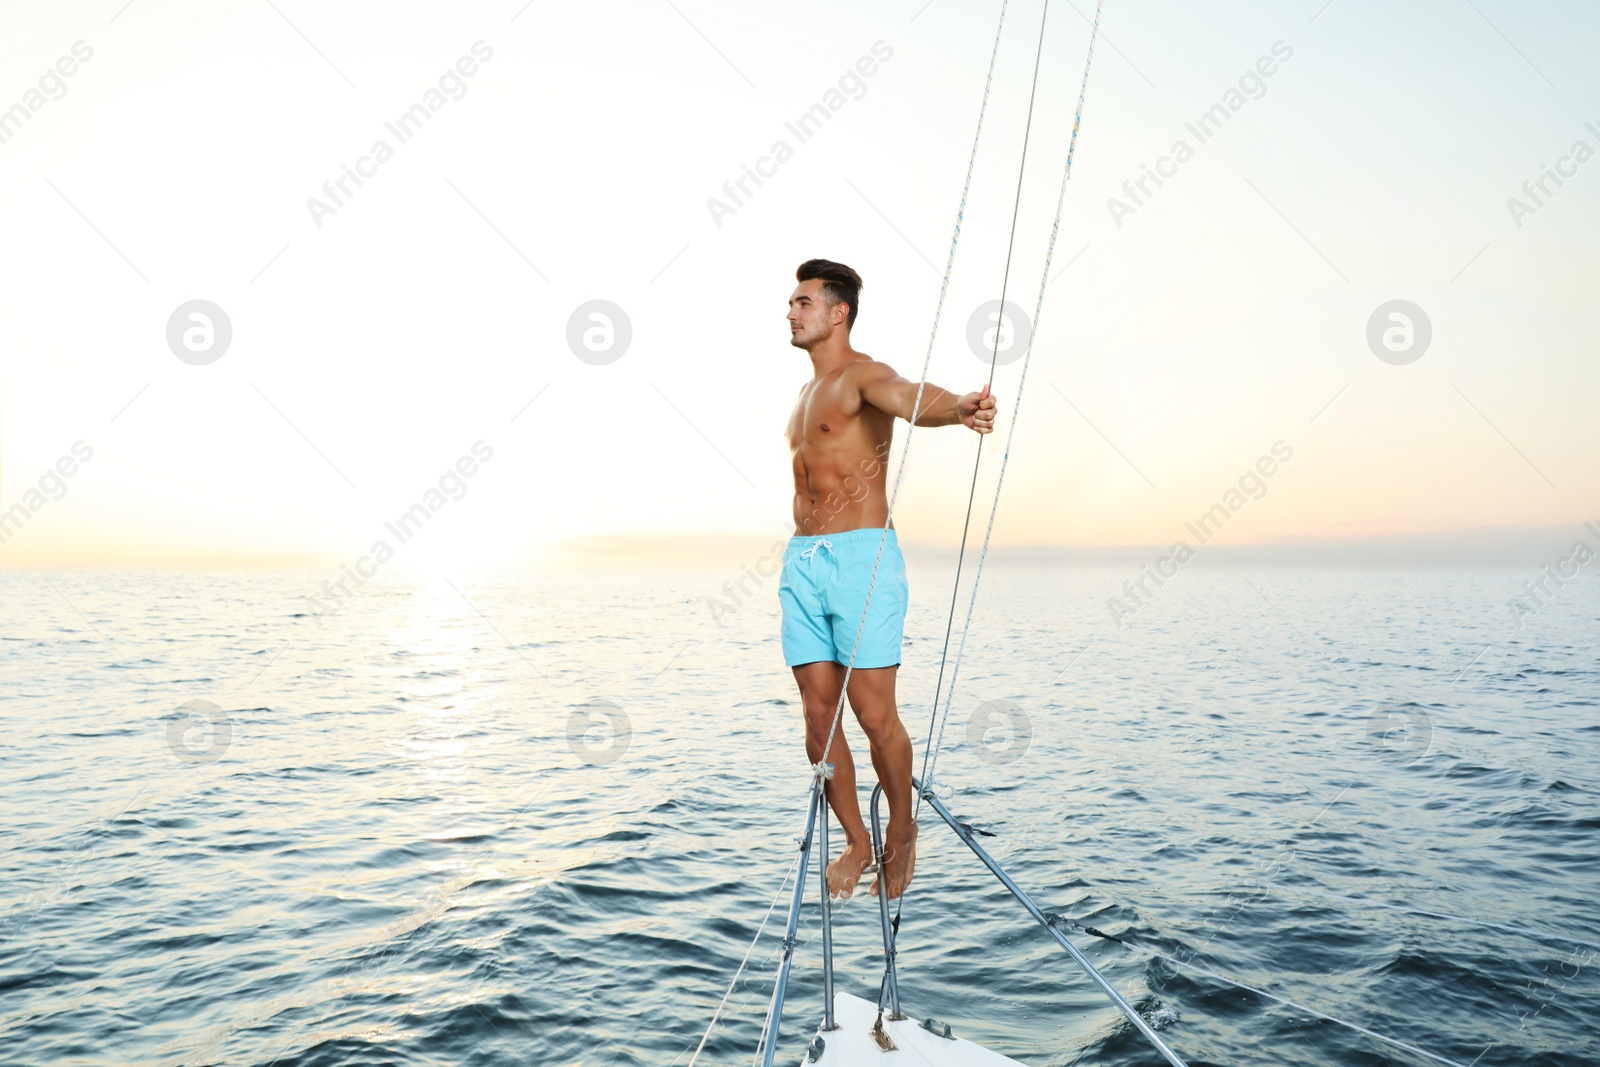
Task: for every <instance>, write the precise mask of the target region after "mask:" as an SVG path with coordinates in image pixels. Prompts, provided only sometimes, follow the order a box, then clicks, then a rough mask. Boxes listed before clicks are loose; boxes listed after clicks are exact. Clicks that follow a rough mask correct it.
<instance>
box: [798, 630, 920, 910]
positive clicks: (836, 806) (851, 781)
mask: <svg viewBox="0 0 1600 1067" xmlns="http://www.w3.org/2000/svg"><path fill="white" fill-rule="evenodd" d="M794 678H795V681H796V682H797V683H798V684H799V686H800V702H801V704H802V705H803V707H804V708H805V716H806V754H807V755H808V756H809V757H810V759H811V762H812V763H816V762H817V761H818V760H820V759H821V758H822V751H823V748H824V747H826V746H827V745H828V731H829V729H830V728H831V727H832V725H833V717H834V715H835V713H836V712H837V711H838V708H839V694H840V692H841V691H842V690H843V688H844V667H843V666H841V665H840V664H837V663H834V662H832V661H830V660H822V661H820V662H817V663H803V664H801V665H800V666H798V667H795V668H794ZM853 680H854V676H852V682H853ZM851 688H852V689H853V688H854V685H853V684H852V686H851ZM844 732H845V731H844V721H843V719H842V718H841V720H840V722H839V728H838V730H837V731H835V732H834V735H833V744H832V746H831V747H828V762H829V763H831V764H833V779H832V780H831V781H830V782H828V783H827V786H826V788H825V792H826V794H827V797H828V804H829V806H831V807H832V808H833V813H834V815H835V816H836V817H837V818H838V820H839V826H840V827H841V828H843V830H844V839H845V847H844V851H843V852H842V853H840V855H839V858H838V859H836V860H834V861H833V862H832V863H829V864H828V892H829V893H830V894H832V895H835V896H845V897H848V896H849V895H850V894H851V892H852V891H853V890H854V889H855V887H856V883H857V882H859V881H860V880H861V872H862V871H863V870H865V869H866V866H867V864H869V863H871V862H872V838H871V837H870V836H869V835H868V833H867V826H866V823H864V822H862V820H861V803H860V800H859V799H858V797H857V795H856V767H855V761H854V760H853V759H852V758H851V756H850V746H849V745H848V744H847V743H846V742H845V739H844ZM907 762H908V764H909V758H908V760H907ZM824 859H826V857H824Z"/></svg>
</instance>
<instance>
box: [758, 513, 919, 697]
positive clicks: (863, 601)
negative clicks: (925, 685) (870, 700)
mask: <svg viewBox="0 0 1600 1067" xmlns="http://www.w3.org/2000/svg"><path fill="white" fill-rule="evenodd" d="M885 533H886V531H885V530H884V528H883V527H881V526H879V527H877V528H872V527H865V528H862V529H859V530H846V531H844V532H842V533H834V534H818V535H815V536H811V537H798V536H797V537H791V538H789V547H788V548H786V549H784V552H783V571H782V573H781V574H780V576H779V578H778V603H779V604H780V605H781V606H782V607H783V659H784V662H785V663H787V664H788V665H789V666H791V667H798V666H799V665H800V664H802V663H815V662H817V661H818V660H832V661H833V662H835V663H840V664H849V665H851V666H853V667H855V668H859V669H861V670H867V669H870V668H874V667H895V666H898V665H899V663H900V639H901V636H902V633H903V631H904V628H905V619H906V602H907V597H908V594H909V589H908V587H907V586H906V564H905V559H904V558H903V557H902V556H901V555H900V542H899V541H898V540H896V538H895V532H894V531H893V530H888V531H887V536H885ZM880 541H881V542H882V544H883V557H882V559H881V560H879V562H878V576H877V579H876V580H875V581H874V579H873V577H872V564H873V561H874V560H876V559H878V544H879V542H880ZM869 583H871V584H872V601H871V603H870V605H869V604H868V603H867V586H868V584H869ZM864 607H865V608H868V609H869V610H868V612H867V618H866V621H865V623H863V622H862V617H861V616H862V609H863V608H864ZM858 629H859V630H860V632H861V643H860V645H859V647H858V646H857V644H856V631H857V630H858ZM852 650H854V652H855V661H854V663H853V664H852V663H851V659H850V654H851V651H852Z"/></svg>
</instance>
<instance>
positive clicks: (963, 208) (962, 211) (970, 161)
mask: <svg viewBox="0 0 1600 1067" xmlns="http://www.w3.org/2000/svg"><path fill="white" fill-rule="evenodd" d="M1008 2H1009V0H1000V22H999V25H998V26H996V27H995V31H994V47H993V48H992V49H991V50H990V52H989V74H988V77H987V79H986V80H985V81H984V83H983V100H982V102H981V103H980V104H979V105H978V127H977V129H976V130H975V131H973V134H972V152H971V154H969V155H968V156H967V177H966V180H965V181H964V182H963V183H962V186H961V203H960V205H959V206H958V207H957V208H956V228H955V232H954V233H952V234H951V235H950V252H949V255H948V256H947V257H946V258H945V264H944V280H943V281H941V282H940V283H939V303H938V304H937V305H936V306H935V307H934V309H933V329H932V330H931V331H930V332H929V334H928V351H927V354H926V355H924V356H923V357H922V374H921V375H919V376H918V380H917V396H916V399H915V400H914V401H912V404H911V418H910V420H909V422H908V425H907V427H906V443H905V447H904V448H903V449H902V450H901V452H900V466H899V467H898V468H896V470H895V475H894V487H893V488H892V489H891V490H890V493H889V510H888V513H887V514H886V515H885V516H884V520H883V527H884V529H883V534H882V536H880V537H879V538H878V554H877V556H876V558H874V559H873V561H872V577H871V578H869V579H868V580H867V595H866V600H865V601H864V602H863V603H862V605H861V621H860V622H859V623H858V624H857V625H856V638H855V643H854V644H852V645H851V647H850V662H849V663H847V664H846V665H845V669H844V681H843V682H842V683H841V684H840V686H839V704H838V706H837V707H836V708H834V709H833V723H832V725H830V726H829V727H828V740H827V743H826V744H824V745H823V746H822V757H821V758H820V759H819V760H818V761H817V762H816V763H815V764H814V765H813V768H812V770H813V774H814V778H813V787H814V788H818V789H820V788H822V784H821V783H822V780H823V778H824V777H825V776H826V775H827V773H828V772H827V771H826V770H825V768H826V766H827V762H828V753H829V752H830V751H832V749H833V738H834V735H835V734H836V733H837V732H838V730H839V720H840V718H842V717H843V715H844V700H845V694H846V693H847V692H848V691H849V688H850V674H851V672H852V671H853V670H854V669H855V662H856V653H857V652H858V651H859V650H860V648H861V633H862V631H863V630H864V629H865V628H866V625H867V611H868V610H869V609H870V608H871V607H872V589H873V586H874V585H876V584H877V581H878V565H879V564H880V563H882V562H883V546H884V543H885V542H886V541H888V539H889V524H890V523H892V522H893V521H894V503H895V501H896V500H897V499H898V498H899V496H900V479H901V478H902V477H903V476H904V475H905V472H906V457H907V456H909V455H910V454H911V434H912V432H913V431H915V430H916V428H917V415H918V414H920V413H921V411H922V392H923V387H924V386H926V385H927V384H928V382H927V378H928V368H929V366H931V365H932V363H933V343H934V340H935V339H936V338H937V337H938V336H939V318H940V316H941V315H942V314H943V312H944V298H945V296H946V294H948V292H949V290H950V274H951V272H952V271H953V270H954V268H955V263H956V244H957V243H958V242H959V241H960V240H961V223H962V220H963V219H964V218H965V217H966V213H967V194H968V193H969V192H970V191H971V189H972V170H973V166H974V165H975V164H976V163H977V161H978V142H979V140H980V139H982V137H983V117H984V115H985V113H987V111H988V110H989V90H990V88H991V87H992V86H993V85H994V67H995V60H996V58H997V57H998V56H999V54H1000V34H1001V31H1002V30H1004V29H1005V25H1006V4H1007V3H1008ZM935 706H936V707H937V705H935ZM824 818H826V812H824ZM822 862H823V863H824V865H826V863H827V857H826V856H824V857H823V861H822Z"/></svg>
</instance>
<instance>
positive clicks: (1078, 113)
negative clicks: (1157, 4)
mask: <svg viewBox="0 0 1600 1067" xmlns="http://www.w3.org/2000/svg"><path fill="white" fill-rule="evenodd" d="M1103 7H1104V0H1098V2H1097V3H1096V4H1095V9H1094V22H1093V24H1092V26H1091V27H1090V31H1089V54H1088V57H1087V58H1086V59H1085V60H1084V64H1083V80H1082V81H1081V82H1080V83H1079V86H1078V106H1077V108H1076V110H1075V111H1074V112H1073V116H1072V136H1071V137H1070V138H1069V139H1068V141H1067V162H1066V165H1065V167H1064V168H1063V170H1062V173H1061V187H1060V190H1059V191H1058V192H1057V194H1056V213H1055V218H1054V220H1053V221H1052V222H1051V224H1050V242H1049V244H1048V245H1047V246H1046V248H1045V254H1044V270H1043V271H1042V272H1041V274H1040V277H1039V293H1038V296H1037V297H1036V298H1035V300H1034V305H1033V322H1032V328H1031V329H1030V330H1029V333H1028V343H1027V346H1026V348H1025V349H1024V351H1023V356H1022V372H1021V374H1020V376H1019V377H1018V379H1017V398H1016V401H1015V403H1014V404H1013V405H1012V410H1011V424H1010V426H1009V427H1008V428H1007V430H1006V447H1005V452H1004V453H1002V455H1001V458H1000V473H999V476H998V477H997V478H996V479H995V485H994V502H993V503H992V504H991V505H990V507H989V523H988V526H987V528H986V529H985V530H984V534H983V548H982V550H981V551H980V552H979V554H978V567H977V571H976V573H975V574H974V576H973V580H972V596H971V598H970V599H969V600H968V601H967V613H966V616H965V618H964V619H963V620H962V625H961V642H960V644H958V645H957V646H956V658H955V661H954V662H953V663H952V664H951V667H950V689H949V691H948V692H947V694H946V696H945V706H944V712H943V713H942V714H941V713H940V712H939V691H938V689H937V688H935V690H934V706H933V714H932V715H930V716H929V720H928V734H929V739H930V740H929V743H928V744H926V745H925V746H924V747H923V754H922V775H921V781H922V787H923V789H924V790H932V788H933V778H932V774H933V768H934V765H935V764H936V763H937V761H938V755H939V749H940V748H941V747H942V746H943V744H944V730H945V725H946V723H947V722H948V720H949V717H950V705H951V704H952V703H953V702H954V700H955V690H956V679H957V677H958V676H959V674H960V671H961V657H962V656H963V655H964V654H965V652H966V648H967V634H968V633H969V632H970V631H971V629H972V613H973V609H974V608H975V607H976V606H977V603H978V586H979V584H980V583H981V582H982V581H983V564H984V561H985V560H986V559H987V558H988V555H989V541H990V538H991V537H992V536H993V534H994V517H995V514H996V512H997V511H998V510H999V508H1000V489H1001V487H1002V486H1003V485H1004V484H1005V477H1006V464H1007V463H1008V462H1009V461H1010V459H1011V445H1012V441H1013V440H1014V439H1015V438H1016V433H1017V420H1018V416H1019V414H1020V413H1021V410H1022V391H1023V388H1024V387H1025V386H1026V384H1027V379H1028V363H1029V362H1030V360H1031V359H1032V357H1033V342H1034V339H1035V338H1036V337H1038V336H1039V318H1040V315H1041V313H1042V311H1043V308H1044V293H1045V289H1046V287H1047V286H1048V285H1049V282H1050V263H1051V260H1052V259H1053V258H1054V256H1055V250H1056V238H1057V236H1059V234H1060V232H1061V208H1062V205H1063V204H1064V203H1065V201H1066V196H1067V182H1068V181H1070V180H1071V178H1072V159H1073V155H1074V153H1075V152H1076V150H1077V147H1078V129H1079V127H1080V126H1081V125H1082V124H1083V104H1084V100H1085V98H1086V96H1087V94H1088V91H1089V68H1090V67H1091V66H1092V65H1093V63H1094V45H1095V41H1096V40H1097V39H1098V38H1099V36H1100V14H1101V10H1102V8H1103ZM1045 8H1046V11H1048V10H1049V0H1046V4H1045ZM1039 35H1040V48H1041V49H1042V48H1043V43H1044V42H1043V38H1044V26H1043V23H1042V21H1041V24H1040V29H1039ZM1037 63H1038V61H1037V59H1036V60H1035V67H1034V72H1035V77H1036V78H1037V75H1038V65H1037ZM1028 107H1029V114H1030V116H1031V115H1032V109H1033V104H1032V100H1031V98H1030V100H1029V105H1028ZM1023 152H1024V159H1026V152H1027V146H1026V140H1024V146H1023ZM1017 180H1018V187H1017V195H1018V197H1019V199H1020V197H1021V194H1022V188H1021V176H1020V175H1019V176H1018V179H1017ZM1015 232H1016V219H1015V216H1014V215H1013V218H1012V234H1013V237H1014V236H1015ZM1006 257H1007V263H1008V271H1009V261H1010V251H1009V249H1008V251H1007V253H1006ZM1003 294H1004V290H1003V288H1002V296H1001V303H1000V314H1001V316H1002V317H1003V316H1004V315H1005V297H1004V295H1003ZM998 353H999V331H998V330H996V335H995V354H996V355H995V357H993V358H991V362H990V374H991V376H992V375H993V371H994V361H995V358H997V357H998ZM982 458H983V442H982V440H981V439H980V440H979V442H978V458H977V460H975V461H974V463H973V468H972V490H971V492H970V493H969V495H968V499H967V523H968V524H970V523H971V520H972V498H973V495H975V494H976V492H977V487H978V464H979V462H981V461H982ZM966 544H967V527H966V526H963V528H962V531H961V552H962V554H963V555H964V554H965V552H966ZM960 559H961V557H960V556H958V557H957V562H956V586H957V588H955V589H952V590H951V593H950V617H951V620H952V621H953V620H954V618H955V602H956V597H957V594H958V591H959V586H960V581H961V562H960ZM949 625H950V624H949V623H947V624H946V630H945V650H944V653H942V654H941V656H940V664H939V676H940V679H941V681H942V679H943V677H944V656H945V655H947V654H948V652H949V648H950V630H949ZM935 719H937V720H938V723H939V732H938V735H937V736H935V735H934V733H933V724H934V720H935ZM921 810H922V793H921V792H918V793H917V795H916V805H915V807H914V809H913V812H912V818H913V821H914V820H915V818H916V815H917V814H918V813H920V812H921ZM904 907H905V893H904V892H902V893H901V894H900V896H899V898H898V899H897V901H896V903H895V913H894V921H893V924H892V927H891V931H890V946H891V947H893V944H894V940H895V939H896V938H897V937H898V935H899V932H900V914H901V911H902V910H903V909H904ZM887 984H888V971H887V967H886V968H885V973H884V980H883V983H882V984H881V985H880V987H879V995H878V1001H879V1010H880V1013H881V1011H882V1003H883V992H884V989H885V987H886V986H887Z"/></svg>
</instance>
